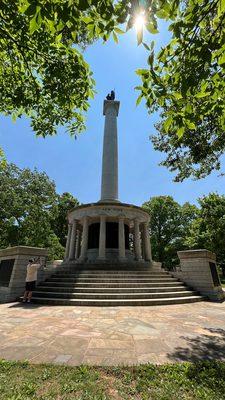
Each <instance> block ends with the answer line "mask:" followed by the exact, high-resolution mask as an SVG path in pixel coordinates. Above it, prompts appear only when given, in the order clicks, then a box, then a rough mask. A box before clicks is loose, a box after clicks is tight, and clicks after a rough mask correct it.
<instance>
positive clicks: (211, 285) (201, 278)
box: [177, 249, 225, 301]
mask: <svg viewBox="0 0 225 400" xmlns="http://www.w3.org/2000/svg"><path fill="white" fill-rule="evenodd" d="M177 254H178V257H179V259H180V266H181V270H180V272H179V273H178V274H177V277H178V278H179V279H180V280H181V281H183V282H185V283H186V284H187V285H188V286H190V287H192V288H193V289H195V290H197V291H199V292H200V293H201V294H202V295H205V296H208V297H209V299H211V300H215V301H216V300H222V299H224V298H225V294H224V292H223V289H222V286H221V283H220V278H219V275H218V271H217V266H216V255H215V254H214V253H212V252H211V251H208V250H205V249H203V250H185V251H178V252H177Z"/></svg>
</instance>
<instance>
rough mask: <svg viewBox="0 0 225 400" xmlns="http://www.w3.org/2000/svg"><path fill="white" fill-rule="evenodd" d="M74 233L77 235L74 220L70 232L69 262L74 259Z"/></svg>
mask: <svg viewBox="0 0 225 400" xmlns="http://www.w3.org/2000/svg"><path fill="white" fill-rule="evenodd" d="M76 233H77V221H76V220H74V221H73V225H72V231H71V239H70V249H69V260H74V259H75V247H76Z"/></svg>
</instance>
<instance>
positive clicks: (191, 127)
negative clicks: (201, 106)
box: [185, 119, 196, 130]
mask: <svg viewBox="0 0 225 400" xmlns="http://www.w3.org/2000/svg"><path fill="white" fill-rule="evenodd" d="M185 122H186V125H187V127H188V129H191V130H194V129H196V125H195V124H194V122H191V121H189V120H188V119H187V120H186V121H185Z"/></svg>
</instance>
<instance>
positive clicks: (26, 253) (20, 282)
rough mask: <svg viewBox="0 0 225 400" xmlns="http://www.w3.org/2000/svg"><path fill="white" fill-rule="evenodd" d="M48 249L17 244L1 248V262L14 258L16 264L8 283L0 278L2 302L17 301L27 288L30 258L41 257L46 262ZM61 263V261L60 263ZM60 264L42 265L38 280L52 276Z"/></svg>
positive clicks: (0, 297) (0, 301)
mask: <svg viewBox="0 0 225 400" xmlns="http://www.w3.org/2000/svg"><path fill="white" fill-rule="evenodd" d="M47 255H48V250H47V249H43V248H38V247H27V246H16V247H8V248H7V249H2V250H0V262H1V261H2V260H10V259H14V260H15V261H14V265H13V269H12V273H11V277H10V279H9V282H8V284H7V285H6V284H5V283H3V282H1V279H0V303H6V302H10V301H15V300H16V299H17V298H18V297H20V296H21V295H22V294H23V292H24V289H25V279H26V267H27V264H28V261H29V259H30V258H37V257H41V259H42V261H43V263H44V264H45V260H46V257H47ZM58 264H59V263H58ZM58 264H55V263H53V264H48V265H47V266H46V267H45V268H44V267H41V268H40V269H39V271H38V282H40V281H44V280H45V279H46V278H48V276H50V275H51V274H52V273H53V272H54V270H55V269H56V268H58Z"/></svg>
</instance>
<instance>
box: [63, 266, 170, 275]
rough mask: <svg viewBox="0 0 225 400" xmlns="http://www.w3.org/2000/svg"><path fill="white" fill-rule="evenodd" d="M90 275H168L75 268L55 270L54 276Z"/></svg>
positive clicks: (138, 271)
mask: <svg viewBox="0 0 225 400" xmlns="http://www.w3.org/2000/svg"><path fill="white" fill-rule="evenodd" d="M81 273H82V274H91V275H94V274H101V275H102V274H112V275H117V274H124V275H127V274H135V275H136V274H149V275H160V276H165V275H170V274H169V273H168V272H165V271H152V270H146V269H142V270H140V269H137V270H132V269H131V270H123V269H118V270H107V269H104V270H99V269H96V270H95V269H92V270H87V269H76V268H74V269H71V270H68V271H67V270H64V269H62V270H57V271H56V274H57V275H58V274H63V275H64V274H66V275H67V274H81Z"/></svg>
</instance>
